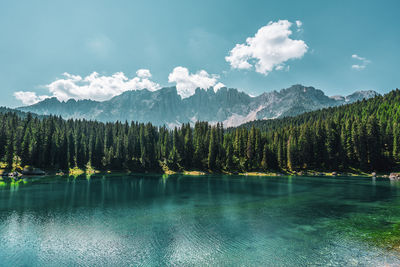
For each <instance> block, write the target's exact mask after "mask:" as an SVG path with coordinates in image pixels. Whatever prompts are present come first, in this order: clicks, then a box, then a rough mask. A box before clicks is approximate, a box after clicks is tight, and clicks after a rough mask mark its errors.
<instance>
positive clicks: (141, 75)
mask: <svg viewBox="0 0 400 267" xmlns="http://www.w3.org/2000/svg"><path fill="white" fill-rule="evenodd" d="M136 75H137V76H138V77H139V78H150V77H151V73H150V70H148V69H140V70H137V71H136Z"/></svg>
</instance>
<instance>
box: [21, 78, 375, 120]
mask: <svg viewBox="0 0 400 267" xmlns="http://www.w3.org/2000/svg"><path fill="white" fill-rule="evenodd" d="M376 95H377V93H376V92H374V91H358V92H355V93H353V94H351V95H349V96H345V97H343V96H335V97H328V96H326V95H325V94H324V92H323V91H321V90H319V89H315V88H314V87H305V86H303V85H293V86H291V87H290V88H287V89H282V90H280V91H279V92H278V91H273V92H268V93H263V94H261V95H259V96H257V97H251V96H249V95H248V94H246V93H244V92H240V91H238V90H237V89H228V88H221V89H220V90H218V91H217V92H214V90H213V89H212V88H210V89H208V90H203V89H197V90H196V92H195V94H194V95H192V96H190V97H188V98H184V99H182V98H181V97H180V96H179V95H178V93H177V90H176V88H175V87H166V88H162V89H160V90H158V91H154V92H153V91H148V90H139V91H127V92H124V93H123V94H121V95H119V96H116V97H114V98H112V99H110V100H108V101H104V102H97V101H92V100H79V101H76V100H73V99H71V100H68V101H67V102H60V101H58V100H57V99H56V98H50V99H45V100H43V101H42V102H39V103H37V104H34V105H31V106H27V107H21V108H19V110H21V111H29V112H34V113H37V114H42V115H49V114H53V115H61V116H62V117H63V118H65V119H69V118H80V119H83V118H85V119H89V120H99V121H103V122H108V121H117V120H118V121H125V120H127V121H139V122H151V123H153V124H155V125H163V124H166V125H168V126H169V127H174V126H176V125H180V124H181V123H185V122H192V123H193V122H195V121H210V122H218V121H222V122H223V123H224V125H225V126H227V127H234V126H238V125H240V124H243V123H245V122H249V121H253V120H260V119H262V120H265V119H272V118H281V117H287V116H295V115H298V114H301V113H304V112H308V111H312V110H317V109H321V108H326V107H333V106H338V105H342V104H347V103H352V102H356V101H357V100H362V99H363V98H370V97H373V96H376Z"/></svg>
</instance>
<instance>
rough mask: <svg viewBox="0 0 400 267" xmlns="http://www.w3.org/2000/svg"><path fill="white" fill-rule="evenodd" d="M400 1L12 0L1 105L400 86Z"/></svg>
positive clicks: (0, 25)
mask: <svg viewBox="0 0 400 267" xmlns="http://www.w3.org/2000/svg"><path fill="white" fill-rule="evenodd" d="M399 10H400V1H396V0H394V1H390V0H385V1H367V0H360V1H352V0H348V1H340V0H339V1H282V0H281V1H256V0H247V1H232V0H218V1H215V0H213V1H209V0H202V1H198V0H197V1H192V0H185V1H184V0H179V1H178V0H170V1H151V0H147V1H134V0H130V1H100V0H96V1H89V0H88V1H72V0H69V1H57V0H56V1H54V0H53V1H45V0H42V1H22V0H19V1H1V2H0V92H1V97H0V106H8V107H17V106H22V105H28V104H33V103H36V102H38V101H40V100H43V99H45V98H47V97H52V96H55V97H57V98H58V99H59V100H63V101H65V100H67V99H69V98H74V99H93V100H99V101H103V100H107V99H110V98H111V97H113V96H115V95H117V94H120V93H122V92H123V91H126V90H140V89H143V88H148V89H149V90H158V89H160V88H161V87H165V86H174V85H176V86H177V89H178V93H179V94H180V95H181V96H182V97H188V96H190V95H191V94H193V92H194V88H195V87H201V88H208V87H214V90H218V89H219V88H221V87H223V86H226V87H229V88H238V89H240V90H242V91H244V92H246V93H248V94H251V95H259V94H261V93H263V92H269V91H273V90H280V89H282V88H287V87H289V86H291V85H293V84H303V85H307V86H314V87H316V88H318V89H321V90H323V91H324V92H325V93H326V94H327V95H338V94H340V95H348V94H350V93H352V92H354V91H356V90H376V91H378V92H379V93H386V92H388V91H390V90H392V89H395V88H397V87H400V73H399V68H398V62H400V53H399V47H400V46H399V44H400V20H399V19H398V12H399Z"/></svg>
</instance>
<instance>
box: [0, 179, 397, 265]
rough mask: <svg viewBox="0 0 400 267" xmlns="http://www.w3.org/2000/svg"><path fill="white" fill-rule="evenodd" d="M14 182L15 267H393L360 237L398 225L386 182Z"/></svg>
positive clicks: (9, 239)
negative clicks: (376, 266)
mask: <svg viewBox="0 0 400 267" xmlns="http://www.w3.org/2000/svg"><path fill="white" fill-rule="evenodd" d="M21 181H22V182H18V183H14V184H12V183H9V182H5V181H3V183H4V184H0V258H2V259H7V260H8V262H10V263H13V264H16V265H26V264H29V265H31V264H32V263H33V265H46V264H50V263H51V264H57V265H93V264H98V265H140V264H143V265H193V264H197V265H205V264H206V265H221V264H222V265H232V264H235V265H261V264H263V265H265V264H267V265H268V264H273V265H313V264H314V265H326V264H333V265H354V264H356V265H357V264H360V265H371V264H372V265H374V264H382V263H389V264H392V263H393V264H395V263H400V262H399V258H398V257H397V255H396V253H394V252H393V251H387V250H382V248H381V247H379V246H375V245H371V243H370V242H368V240H365V238H362V237H363V236H364V235H365V233H366V232H367V229H368V231H369V232H368V233H375V232H373V230H376V228H377V226H376V223H375V222H374V220H373V219H371V218H375V219H376V220H378V221H379V223H381V225H387V227H393V224H395V222H394V221H397V222H400V211H399V208H397V207H398V202H399V201H398V200H399V198H398V197H399V192H400V187H399V184H397V183H390V182H389V181H388V180H379V179H375V180H371V179H367V178H354V177H336V178H328V177H243V176H218V175H215V176H213V175H209V176H199V177H196V176H182V175H171V176H168V177H163V176H161V175H150V174H146V175H139V174H137V175H130V176H128V175H107V176H103V175H93V176H91V177H90V178H87V177H86V176H79V177H76V178H74V177H58V176H57V177H45V178H40V179H35V178H32V179H31V178H27V179H23V180H21ZM384 218H386V219H384ZM363 220H364V221H365V223H364V224H362V223H360V221H361V222H362V221H363ZM385 222H386V224H385ZM360 225H361V226H360ZM396 225H397V224H396ZM371 229H372V230H371ZM370 236H373V234H371V235H370ZM374 241H376V240H374ZM386 241H387V240H385V242H386ZM55 255H57V257H56V260H55ZM54 260H55V261H54ZM277 263H279V264H277Z"/></svg>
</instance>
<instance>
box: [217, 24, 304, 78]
mask: <svg viewBox="0 0 400 267" xmlns="http://www.w3.org/2000/svg"><path fill="white" fill-rule="evenodd" d="M296 25H297V27H301V25H302V23H301V21H296ZM291 26H292V23H291V22H289V21H287V20H279V21H278V22H272V21H271V22H269V23H268V25H266V26H264V27H261V28H260V29H259V30H258V31H257V33H256V34H255V36H254V37H249V38H247V39H246V43H245V44H236V46H235V47H234V48H233V49H232V50H231V51H230V53H229V56H227V57H225V60H226V61H227V62H229V63H230V65H231V67H232V68H236V69H250V68H252V67H253V65H254V66H255V70H256V71H257V72H259V73H262V74H264V75H267V74H268V73H269V72H271V71H272V70H274V69H277V70H281V69H284V63H285V62H286V61H288V60H289V59H296V58H301V57H303V55H304V54H305V53H306V52H307V50H308V46H307V44H306V43H305V42H304V41H303V40H293V39H291V38H290V37H289V36H290V35H291V34H292V31H291V30H290V27H291Z"/></svg>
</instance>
